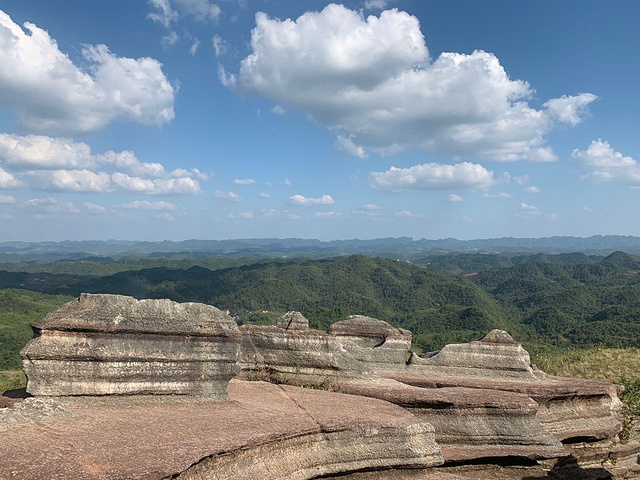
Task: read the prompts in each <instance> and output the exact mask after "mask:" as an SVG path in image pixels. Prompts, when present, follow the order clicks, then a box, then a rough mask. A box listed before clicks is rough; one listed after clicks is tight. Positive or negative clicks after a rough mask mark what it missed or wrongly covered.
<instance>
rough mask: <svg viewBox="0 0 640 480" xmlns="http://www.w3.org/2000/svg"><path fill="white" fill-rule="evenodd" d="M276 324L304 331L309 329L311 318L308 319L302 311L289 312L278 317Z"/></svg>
mask: <svg viewBox="0 0 640 480" xmlns="http://www.w3.org/2000/svg"><path fill="white" fill-rule="evenodd" d="M276 326H277V327H278V328H282V329H284V330H290V331H294V330H302V331H304V330H309V320H307V319H306V318H305V317H304V315H302V314H301V313H300V312H287V313H285V314H284V315H282V316H281V317H280V318H278V322H277V324H276Z"/></svg>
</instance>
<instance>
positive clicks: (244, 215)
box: [238, 211, 253, 220]
mask: <svg viewBox="0 0 640 480" xmlns="http://www.w3.org/2000/svg"><path fill="white" fill-rule="evenodd" d="M238 217H240V218H243V219H245V220H250V219H252V218H253V212H251V211H248V212H240V213H238Z"/></svg>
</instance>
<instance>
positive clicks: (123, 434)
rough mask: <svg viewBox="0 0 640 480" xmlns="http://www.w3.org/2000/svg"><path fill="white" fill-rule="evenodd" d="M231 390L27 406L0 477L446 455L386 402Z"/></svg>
mask: <svg viewBox="0 0 640 480" xmlns="http://www.w3.org/2000/svg"><path fill="white" fill-rule="evenodd" d="M229 396H230V398H231V400H232V401H231V402H224V403H214V402H210V401H208V400H206V399H202V398H200V399H195V398H193V397H181V398H179V397H146V398H145V397H142V396H138V397H102V398H93V399H90V398H87V397H75V398H70V397H67V398H66V399H64V404H65V409H64V410H65V412H67V413H63V414H61V415H62V416H58V415H50V416H49V417H48V418H47V419H43V418H42V417H41V415H40V414H39V412H37V411H35V412H32V416H31V417H30V416H29V407H25V408H23V409H22V410H23V412H22V420H21V421H20V422H14V423H12V424H11V425H10V426H9V427H8V428H6V429H5V430H4V431H3V432H2V442H0V478H2V472H11V478H12V479H13V480H25V479H30V480H35V479H51V478H61V479H62V478H64V479H79V480H82V479H106V478H110V479H115V478H118V479H125V478H126V479H142V478H144V479H163V478H176V477H177V478H181V479H215V480H222V479H234V480H243V479H247V480H248V479H251V480H257V479H270V480H288V479H297V480H306V479H312V478H317V477H318V476H322V475H329V474H335V475H341V474H347V473H351V472H355V471H359V470H373V471H380V470H386V469H389V468H427V467H430V466H434V465H438V464H441V463H442V461H443V459H442V455H441V453H440V450H439V448H438V446H437V445H436V443H435V440H434V437H433V428H432V427H431V426H430V425H428V424H424V423H422V422H421V421H420V420H419V419H417V418H416V417H415V416H414V415H412V414H411V413H409V412H407V411H406V410H404V409H402V408H400V407H398V406H396V405H392V404H390V403H387V402H384V401H380V400H376V399H372V398H364V397H357V396H352V395H344V394H339V393H331V392H325V391H318V390H310V389H302V388H298V387H291V386H278V385H273V384H268V383H264V382H243V381H237V380H234V381H232V382H231V383H230V384H229ZM50 401H51V400H50Z"/></svg>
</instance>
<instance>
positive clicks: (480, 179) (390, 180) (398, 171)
mask: <svg viewBox="0 0 640 480" xmlns="http://www.w3.org/2000/svg"><path fill="white" fill-rule="evenodd" d="M495 183H496V180H495V179H494V178H493V172H492V171H490V170H487V169H486V168H484V167H483V166H482V165H478V164H475V163H470V162H463V163H457V164H455V165H445V164H439V163H425V164H422V165H415V166H413V167H409V168H396V167H391V168H390V169H389V170H387V171H386V172H371V173H370V174H369V185H370V186H371V188H373V189H375V190H382V191H390V192H399V191H402V190H441V189H463V190H473V189H488V188H490V187H491V186H493V185H494V184H495Z"/></svg>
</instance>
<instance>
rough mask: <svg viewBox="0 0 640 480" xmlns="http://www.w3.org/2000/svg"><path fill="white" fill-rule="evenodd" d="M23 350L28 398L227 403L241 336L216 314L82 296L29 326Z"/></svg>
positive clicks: (204, 308) (200, 308)
mask: <svg viewBox="0 0 640 480" xmlns="http://www.w3.org/2000/svg"><path fill="white" fill-rule="evenodd" d="M32 327H33V329H34V334H35V338H34V339H33V340H32V341H31V342H29V343H28V344H27V346H26V347H25V348H24V349H23V350H22V352H21V355H22V358H23V368H24V371H25V374H26V376H27V380H28V383H27V391H28V392H29V393H31V394H33V395H56V396H61V395H112V394H182V395H207V396H210V397H214V398H219V399H224V398H226V386H227V383H228V382H229V380H230V379H231V378H232V377H233V376H235V375H236V374H237V372H238V370H239V368H238V353H239V347H240V332H239V330H238V326H237V325H236V323H235V322H234V321H233V320H232V319H231V318H230V317H229V316H227V315H225V314H224V313H222V312H221V311H220V310H218V309H217V308H215V307H212V306H209V305H202V304H197V303H182V304H179V303H175V302H172V301H170V300H135V299H134V298H132V297H124V296H120V295H90V294H83V295H82V296H80V298H78V299H76V300H73V301H71V302H69V303H67V304H65V305H64V306H62V307H61V308H59V309H58V310H56V311H55V312H52V313H50V314H48V315H47V316H46V317H45V318H44V319H43V320H41V321H40V322H36V323H34V324H33V325H32Z"/></svg>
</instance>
